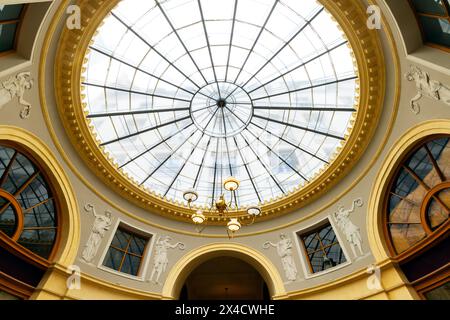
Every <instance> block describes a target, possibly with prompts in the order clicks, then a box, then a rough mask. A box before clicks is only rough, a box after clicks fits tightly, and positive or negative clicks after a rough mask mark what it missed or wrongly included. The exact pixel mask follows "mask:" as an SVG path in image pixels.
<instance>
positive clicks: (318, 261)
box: [309, 251, 324, 273]
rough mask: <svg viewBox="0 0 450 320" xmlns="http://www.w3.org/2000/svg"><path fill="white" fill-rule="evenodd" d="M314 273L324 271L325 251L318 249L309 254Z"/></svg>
mask: <svg viewBox="0 0 450 320" xmlns="http://www.w3.org/2000/svg"><path fill="white" fill-rule="evenodd" d="M309 261H310V262H311V266H312V271H313V273H316V272H320V271H323V270H324V269H323V251H317V252H315V253H313V254H311V255H310V256H309Z"/></svg>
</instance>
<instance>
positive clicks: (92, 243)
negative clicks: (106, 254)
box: [82, 204, 111, 262]
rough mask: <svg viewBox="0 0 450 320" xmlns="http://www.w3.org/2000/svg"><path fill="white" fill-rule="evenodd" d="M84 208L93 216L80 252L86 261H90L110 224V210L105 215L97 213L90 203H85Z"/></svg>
mask: <svg viewBox="0 0 450 320" xmlns="http://www.w3.org/2000/svg"><path fill="white" fill-rule="evenodd" d="M84 209H85V210H86V211H87V212H89V213H91V212H92V213H93V214H94V217H95V220H94V225H93V226H92V231H91V234H90V236H89V239H88V241H87V243H86V245H85V249H84V251H83V253H82V257H83V259H84V260H85V261H86V262H91V261H92V260H93V259H94V257H95V256H96V255H97V251H98V248H99V247H100V243H101V242H102V239H103V237H104V236H105V233H106V231H108V230H109V227H110V226H111V212H109V211H106V212H105V215H99V214H97V213H96V211H95V208H94V206H93V205H92V204H87V205H86V206H85V207H84Z"/></svg>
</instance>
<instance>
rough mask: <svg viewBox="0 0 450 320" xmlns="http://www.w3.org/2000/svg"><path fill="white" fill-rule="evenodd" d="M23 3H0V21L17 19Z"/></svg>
mask: <svg viewBox="0 0 450 320" xmlns="http://www.w3.org/2000/svg"><path fill="white" fill-rule="evenodd" d="M23 7H24V5H23V4H8V5H0V9H1V10H0V21H5V20H14V19H19V18H20V14H21V13H22V9H23Z"/></svg>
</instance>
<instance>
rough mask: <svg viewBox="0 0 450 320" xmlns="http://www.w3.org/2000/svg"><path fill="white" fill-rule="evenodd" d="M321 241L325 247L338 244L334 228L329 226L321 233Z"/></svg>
mask: <svg viewBox="0 0 450 320" xmlns="http://www.w3.org/2000/svg"><path fill="white" fill-rule="evenodd" d="M319 236H320V239H321V240H322V244H323V246H328V245H330V244H332V243H334V242H336V236H335V234H334V231H333V228H332V227H331V226H328V227H326V228H324V229H322V230H321V231H320V232H319Z"/></svg>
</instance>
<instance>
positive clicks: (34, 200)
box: [17, 175, 49, 209]
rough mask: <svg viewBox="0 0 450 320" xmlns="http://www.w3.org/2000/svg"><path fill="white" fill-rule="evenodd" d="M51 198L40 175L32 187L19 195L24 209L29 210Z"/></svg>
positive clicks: (31, 184) (32, 183)
mask: <svg viewBox="0 0 450 320" xmlns="http://www.w3.org/2000/svg"><path fill="white" fill-rule="evenodd" d="M48 198H49V192H48V188H47V185H46V183H45V182H44V180H43V178H42V177H41V176H40V175H39V176H38V177H36V178H35V179H34V180H33V181H32V182H31V183H30V185H29V186H28V187H27V188H25V190H24V191H23V192H22V193H21V194H20V195H19V197H18V199H17V200H18V201H19V203H20V205H21V206H22V208H24V209H28V208H30V207H33V206H35V205H37V204H39V203H41V202H42V201H45V200H47V199H48Z"/></svg>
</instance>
